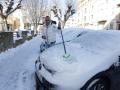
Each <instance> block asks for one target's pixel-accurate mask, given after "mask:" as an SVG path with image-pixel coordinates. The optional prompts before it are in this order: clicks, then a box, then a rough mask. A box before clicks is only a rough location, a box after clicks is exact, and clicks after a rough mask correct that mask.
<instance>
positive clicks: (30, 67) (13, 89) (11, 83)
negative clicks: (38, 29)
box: [0, 36, 41, 90]
mask: <svg viewBox="0 0 120 90" xmlns="http://www.w3.org/2000/svg"><path fill="white" fill-rule="evenodd" d="M40 41H41V40H40V36H37V37H35V38H34V39H32V40H30V41H26V42H25V43H24V44H22V45H20V46H18V47H17V48H14V49H9V50H8V51H6V52H4V53H1V54H0V90H35V81H34V72H35V69H34V62H35V60H36V58H37V57H38V52H39V46H40V43H41V42H40Z"/></svg>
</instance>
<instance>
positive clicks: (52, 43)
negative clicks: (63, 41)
mask: <svg viewBox="0 0 120 90" xmlns="http://www.w3.org/2000/svg"><path fill="white" fill-rule="evenodd" d="M54 44H55V42H51V43H50V44H48V43H47V42H45V43H42V44H41V45H40V51H41V52H43V51H44V50H45V49H47V48H49V47H51V46H53V45H54Z"/></svg>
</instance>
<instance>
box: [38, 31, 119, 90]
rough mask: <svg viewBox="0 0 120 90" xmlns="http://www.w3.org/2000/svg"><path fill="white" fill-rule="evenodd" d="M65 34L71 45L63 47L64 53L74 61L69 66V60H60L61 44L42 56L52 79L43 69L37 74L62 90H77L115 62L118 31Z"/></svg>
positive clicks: (117, 48) (116, 58) (62, 51)
mask: <svg viewBox="0 0 120 90" xmlns="http://www.w3.org/2000/svg"><path fill="white" fill-rule="evenodd" d="M76 30H78V29H76ZM65 33H66V36H64V37H65V41H66V40H69V39H72V41H71V42H67V43H66V48H67V52H68V54H70V55H71V57H70V58H72V59H73V60H72V62H71V59H69V60H70V61H69V60H65V59H64V58H63V55H64V50H63V46H62V44H61V45H56V46H54V47H51V48H49V49H47V50H46V51H45V52H43V53H42V55H41V58H42V59H41V60H42V62H43V63H44V64H45V66H46V67H48V68H49V69H51V70H53V71H56V73H55V74H54V75H52V74H51V73H49V72H48V71H47V70H46V69H45V68H44V67H42V69H41V71H40V73H41V75H42V76H43V77H44V78H46V79H47V80H48V81H49V82H51V83H53V84H55V85H57V86H59V87H62V90H67V89H66V88H68V90H71V89H73V90H78V89H79V88H81V87H82V86H83V85H84V84H85V83H86V82H87V81H88V80H89V79H90V78H91V77H92V76H94V75H95V74H97V73H99V72H101V71H104V70H106V69H108V68H109V67H110V66H111V65H112V64H113V63H115V62H117V61H118V56H119V55H120V31H91V30H90V31H88V30H78V31H75V30H74V31H69V32H65ZM65 33H64V35H65ZM79 33H81V34H80V36H79V37H78V38H75V36H78V34H79ZM71 37H72V38H71ZM51 52H52V53H51ZM51 56H52V57H51ZM63 88H65V89H63Z"/></svg>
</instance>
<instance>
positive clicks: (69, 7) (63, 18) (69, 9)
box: [51, 0, 75, 28]
mask: <svg viewBox="0 0 120 90" xmlns="http://www.w3.org/2000/svg"><path fill="white" fill-rule="evenodd" d="M53 3H54V5H53V7H52V9H51V11H52V12H53V13H54V15H55V17H57V18H58V21H59V25H61V27H62V28H64V26H65V24H66V22H67V20H68V19H69V18H70V16H72V15H73V14H74V13H75V9H74V7H73V6H74V3H73V2H72V0H69V1H68V0H67V2H66V3H65V4H66V8H65V12H63V8H62V9H60V7H59V5H58V0H53Z"/></svg>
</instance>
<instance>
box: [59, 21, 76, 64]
mask: <svg viewBox="0 0 120 90" xmlns="http://www.w3.org/2000/svg"><path fill="white" fill-rule="evenodd" d="M58 29H60V31H61V36H62V43H63V47H64V53H65V54H64V55H63V60H65V61H69V63H72V62H73V60H75V58H73V57H72V56H71V55H70V54H68V53H67V50H66V46H65V40H64V37H63V32H62V29H61V23H60V22H59V24H58Z"/></svg>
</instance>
